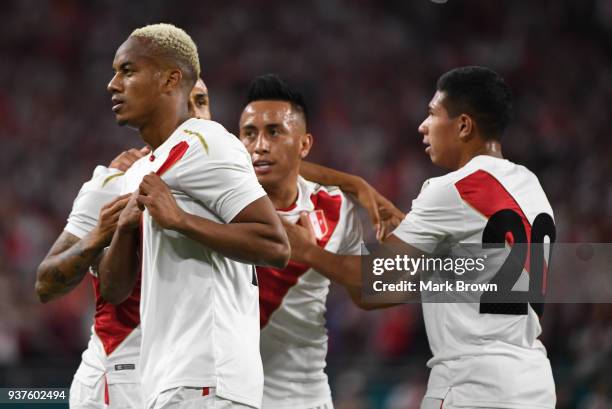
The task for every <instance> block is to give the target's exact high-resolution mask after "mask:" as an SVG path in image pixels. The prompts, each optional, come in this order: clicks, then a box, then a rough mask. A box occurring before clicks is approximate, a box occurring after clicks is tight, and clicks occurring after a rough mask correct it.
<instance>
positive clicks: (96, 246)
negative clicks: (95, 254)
mask: <svg viewBox="0 0 612 409" xmlns="http://www.w3.org/2000/svg"><path fill="white" fill-rule="evenodd" d="M109 241H110V240H105V238H104V237H103V235H102V234H101V233H100V231H99V230H98V229H97V228H96V229H93V230H92V231H91V232H90V233H89V234H86V235H85V236H84V237H83V238H82V239H81V246H82V248H83V250H100V249H102V248H104V247H106V246H107V244H108V242H109Z"/></svg>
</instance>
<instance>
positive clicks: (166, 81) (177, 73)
mask: <svg viewBox="0 0 612 409" xmlns="http://www.w3.org/2000/svg"><path fill="white" fill-rule="evenodd" d="M182 79H183V73H182V72H181V70H179V69H178V68H175V69H169V70H166V71H165V72H164V73H163V74H162V91H163V92H170V91H172V90H174V89H177V88H178V87H179V86H180V84H181V80H182Z"/></svg>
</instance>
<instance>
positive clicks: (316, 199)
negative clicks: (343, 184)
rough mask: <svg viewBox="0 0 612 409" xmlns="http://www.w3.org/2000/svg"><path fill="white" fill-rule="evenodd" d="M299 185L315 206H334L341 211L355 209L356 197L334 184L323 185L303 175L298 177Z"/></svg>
mask: <svg viewBox="0 0 612 409" xmlns="http://www.w3.org/2000/svg"><path fill="white" fill-rule="evenodd" d="M298 186H299V188H300V190H301V192H302V194H304V195H305V196H307V197H309V198H310V200H311V201H312V202H313V204H314V205H315V207H322V208H329V207H334V208H337V209H339V210H340V212H341V213H346V212H349V211H353V210H355V202H354V199H353V198H352V197H351V196H350V195H348V194H346V193H344V192H343V191H342V189H340V187H338V186H334V185H321V184H319V183H316V182H312V181H310V180H306V179H304V178H303V177H301V176H299V177H298Z"/></svg>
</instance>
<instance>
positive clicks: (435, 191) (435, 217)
mask: <svg viewBox="0 0 612 409" xmlns="http://www.w3.org/2000/svg"><path fill="white" fill-rule="evenodd" d="M429 182H430V181H426V182H425V183H424V184H423V188H422V189H421V193H420V194H419V196H418V197H417V198H416V199H415V200H413V201H412V209H411V210H410V212H409V213H408V214H407V215H406V218H405V219H404V220H403V221H402V222H401V223H400V225H399V226H397V228H396V229H395V230H394V231H393V234H394V235H395V236H397V238H399V239H400V240H402V241H404V242H405V243H407V244H409V245H411V246H412V247H416V248H418V249H420V250H422V251H425V252H427V253H432V252H433V251H434V250H435V249H436V248H437V246H438V245H439V244H440V243H442V242H444V241H445V240H447V239H448V238H450V237H453V236H459V235H460V234H461V232H462V231H464V219H465V217H464V216H465V212H464V206H463V204H462V203H461V200H460V199H459V196H458V193H457V191H456V189H455V187H454V186H453V185H452V184H449V183H444V184H442V183H429Z"/></svg>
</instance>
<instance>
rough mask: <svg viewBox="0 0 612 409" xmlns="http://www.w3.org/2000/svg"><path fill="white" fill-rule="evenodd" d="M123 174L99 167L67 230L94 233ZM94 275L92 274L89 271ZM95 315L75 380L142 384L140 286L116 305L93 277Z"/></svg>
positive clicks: (79, 198)
mask: <svg viewBox="0 0 612 409" xmlns="http://www.w3.org/2000/svg"><path fill="white" fill-rule="evenodd" d="M122 176H123V172H120V171H119V170H117V169H112V168H106V167H104V166H98V167H96V169H95V170H94V173H93V177H92V178H91V180H89V181H88V182H86V183H85V184H84V185H83V187H82V188H81V190H80V191H79V194H78V196H77V198H76V199H75V200H74V203H73V206H72V211H71V213H70V216H69V217H68V223H67V224H66V227H65V228H64V230H66V231H67V232H68V233H71V234H73V235H75V236H77V237H78V238H83V236H85V235H86V234H88V233H89V232H91V231H92V230H93V229H94V228H95V227H96V224H97V223H98V217H99V215H100V209H101V208H102V206H104V205H105V204H106V203H109V202H110V201H112V200H114V199H115V198H116V197H117V196H118V195H119V192H120V191H121V179H122ZM90 272H91V271H90ZM92 282H93V288H94V294H95V298H96V312H95V317H94V324H93V326H92V327H91V337H90V339H89V344H88V346H87V349H86V350H85V352H83V356H82V361H81V365H80V366H79V369H78V370H77V372H76V374H75V378H76V379H78V380H79V381H80V382H82V383H83V384H85V385H87V386H93V385H95V384H96V383H97V382H98V381H100V378H102V377H103V376H105V375H106V382H107V383H108V384H118V383H139V382H140V379H139V376H138V371H137V367H138V356H139V351H140V327H139V324H140V313H139V304H140V285H139V284H138V285H137V286H136V288H135V289H134V291H133V292H132V294H131V295H130V297H129V298H128V299H127V300H126V301H124V302H123V303H121V304H119V305H113V304H110V303H108V302H106V301H105V300H104V299H103V298H102V297H100V291H99V281H98V278H97V277H96V276H95V275H93V274H92Z"/></svg>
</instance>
